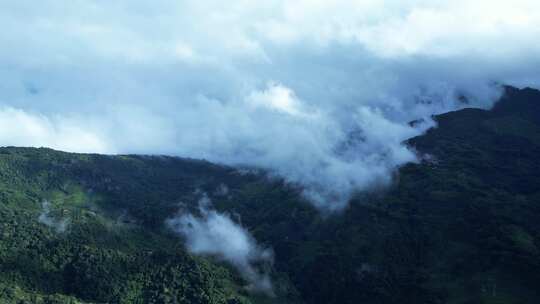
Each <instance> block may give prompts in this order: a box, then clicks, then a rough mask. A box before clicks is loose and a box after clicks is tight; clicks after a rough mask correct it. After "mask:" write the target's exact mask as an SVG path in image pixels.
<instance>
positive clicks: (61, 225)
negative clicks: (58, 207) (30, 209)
mask: <svg viewBox="0 0 540 304" xmlns="http://www.w3.org/2000/svg"><path fill="white" fill-rule="evenodd" d="M41 208H42V210H41V213H40V214H39V216H38V221H39V222H40V223H42V224H43V225H45V226H48V227H51V228H53V229H54V230H55V231H56V232H58V233H64V232H66V230H67V228H68V226H69V224H70V223H71V221H70V219H69V218H55V217H54V216H52V215H51V203H50V202H49V201H47V200H44V201H42V202H41Z"/></svg>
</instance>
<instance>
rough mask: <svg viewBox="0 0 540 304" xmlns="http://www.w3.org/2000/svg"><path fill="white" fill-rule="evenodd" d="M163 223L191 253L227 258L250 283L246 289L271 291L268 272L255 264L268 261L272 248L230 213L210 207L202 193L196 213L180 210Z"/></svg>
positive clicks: (210, 204)
mask: <svg viewBox="0 0 540 304" xmlns="http://www.w3.org/2000/svg"><path fill="white" fill-rule="evenodd" d="M167 225H168V226H169V227H170V228H171V229H173V231H175V232H176V233H178V234H180V235H182V236H183V237H184V238H185V240H186V247H187V249H188V250H189V251H190V252H191V253H193V254H198V255H210V256H215V257H217V258H219V259H221V260H223V261H225V262H228V263H230V264H231V265H233V266H234V267H235V268H236V269H237V270H238V271H239V273H240V274H241V275H242V277H244V279H245V280H246V281H247V282H248V283H249V284H250V285H249V286H248V289H250V290H253V291H258V292H264V293H267V294H270V295H272V294H273V291H272V283H271V281H270V276H269V274H268V273H266V272H264V271H263V270H261V269H260V267H257V265H263V264H266V265H269V264H271V263H272V261H273V254H272V251H271V250H269V249H263V248H262V247H260V246H259V245H258V244H257V242H256V241H255V239H254V238H253V236H251V234H250V233H249V232H248V231H247V230H245V228H244V227H242V226H241V225H239V224H237V223H235V222H234V221H233V220H232V219H231V218H230V216H228V215H227V214H222V213H219V212H217V211H216V210H213V209H212V203H211V201H210V199H209V198H208V196H207V195H206V194H203V196H202V197H201V199H200V200H199V214H198V215H194V214H192V213H185V212H181V213H180V214H179V215H178V216H176V217H174V218H171V219H169V220H167Z"/></svg>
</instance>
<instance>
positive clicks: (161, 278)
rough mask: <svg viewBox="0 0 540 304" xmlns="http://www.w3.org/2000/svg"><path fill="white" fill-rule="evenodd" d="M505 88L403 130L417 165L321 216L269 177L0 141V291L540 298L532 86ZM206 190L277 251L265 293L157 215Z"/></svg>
mask: <svg viewBox="0 0 540 304" xmlns="http://www.w3.org/2000/svg"><path fill="white" fill-rule="evenodd" d="M505 90H506V93H505V94H504V96H503V97H502V98H501V100H500V101H499V102H498V103H497V104H496V105H495V107H494V108H493V109H492V110H489V111H488V110H480V109H463V110H459V111H455V112H451V113H446V114H442V115H439V116H436V117H435V120H436V122H437V127H436V128H433V129H430V130H429V131H428V132H427V133H426V134H424V135H422V136H419V137H416V138H412V139H410V140H408V141H407V145H409V146H410V147H411V148H412V149H414V150H415V151H416V152H417V153H418V155H419V159H421V161H420V162H418V163H411V164H407V165H405V166H403V167H402V168H400V169H399V170H398V172H396V174H395V182H394V184H393V185H392V186H391V187H390V188H384V189H374V190H372V191H370V192H365V193H359V194H358V195H356V196H355V197H354V199H353V200H352V202H351V204H350V206H349V207H348V208H347V210H344V211H343V212H341V213H337V214H331V215H328V214H321V213H320V212H318V211H317V210H315V209H314V208H313V207H312V206H311V205H310V204H309V203H308V202H306V201H305V200H304V199H303V198H302V196H301V194H300V193H301V191H300V189H297V188H295V187H294V186H291V185H287V184H285V183H284V182H283V181H281V180H279V179H276V178H268V177H267V176H266V175H265V174H264V172H258V171H254V170H239V169H236V168H231V167H227V166H222V165H216V164H212V163H209V162H206V161H201V160H193V159H182V158H175V157H165V156H142V155H120V156H107V155H96V154H72V153H65V152H59V151H54V150H51V149H46V148H40V149H35V148H16V147H6V148H0V302H2V303H228V304H231V303H340V304H342V303H351V304H352V303H354V304H356V303H374V304H375V303H401V304H403V303H414V304H419V303H433V304H435V303H456V304H458V303H460V304H469V303H470V304H473V303H486V304H488V303H489V304H495V303H505V304H506V303H515V304H518V303H540V288H539V287H540V248H539V246H540V91H537V90H534V89H529V88H526V89H516V88H513V87H506V88H505ZM223 189H226V191H221V190H223ZM201 193H206V195H207V196H208V197H209V199H210V200H211V201H212V205H213V207H212V208H214V209H215V211H216V212H218V213H219V214H226V215H227V216H228V217H229V218H231V219H233V220H234V221H235V222H236V223H237V224H238V225H239V227H243V228H244V229H245V230H246V231H249V233H250V234H251V235H253V237H254V239H256V240H257V242H258V244H259V245H260V246H262V247H264V248H272V251H273V256H274V258H273V263H270V264H269V265H256V267H259V268H261V267H262V268H265V271H267V272H268V273H269V275H270V278H271V280H272V284H273V293H274V295H267V294H264V293H261V292H251V291H249V290H248V289H246V288H245V287H246V285H248V284H249V282H247V279H246V278H245V276H242V274H241V273H239V272H238V270H237V268H235V267H233V266H231V265H230V263H227V262H225V261H223V259H220V258H219V257H216V256H212V255H210V256H209V255H195V254H193V253H192V252H190V251H189V250H186V246H185V245H184V241H185V240H184V238H183V237H182V236H181V235H178V234H176V233H174V232H173V231H172V229H170V227H168V225H166V223H167V220H168V219H170V218H171V217H173V216H175V214H178V211H179V210H183V211H184V212H193V213H194V214H197V213H198V212H200V211H198V208H199V202H200V198H201Z"/></svg>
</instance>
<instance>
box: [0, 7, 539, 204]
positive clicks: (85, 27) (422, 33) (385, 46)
mask: <svg viewBox="0 0 540 304" xmlns="http://www.w3.org/2000/svg"><path fill="white" fill-rule="evenodd" d="M539 12H540V3H539V2H538V1H533V0H517V1H513V2H508V1H487V0H486V1H483V0H482V1H465V0H456V1H421V0H416V1H407V2H396V1H371V0H361V1H360V0H359V1H342V0H338V1H319V0H302V1H294V2H291V1H272V2H271V3H260V2H246V1H227V2H220V1H204V2H201V1H180V2H179V1H170V0H161V1H153V2H152V3H149V2H146V1H138V0H136V1H124V0H121V1H114V2H96V1H90V0H80V1H73V2H69V3H63V4H62V5H58V4H57V3H56V1H54V0H45V1H40V2H39V3H36V2H35V1H30V0H20V1H16V2H9V3H7V2H6V3H2V4H0V27H2V28H4V29H9V30H6V31H4V32H3V34H2V35H0V44H2V45H4V46H9V47H4V48H2V49H1V50H0V105H1V107H0V126H1V127H2V128H1V129H2V130H3V131H1V132H0V144H1V145H20V146H48V147H52V148H56V149H61V150H67V151H76V152H100V153H146V154H172V155H178V156H186V157H194V158H206V159H208V160H210V161H215V162H221V163H225V164H230V165H247V166H256V167H261V168H264V169H267V170H269V171H270V172H272V173H274V174H277V175H279V176H281V177H283V178H285V179H286V180H287V181H289V182H291V183H295V184H298V185H300V186H302V187H304V189H305V195H306V197H308V198H309V199H310V200H311V201H312V202H314V204H315V205H316V206H318V207H320V208H321V209H324V210H341V209H343V208H344V207H345V206H346V205H347V201H348V199H349V198H350V196H351V195H352V194H353V193H354V192H355V191H358V190H365V189H368V188H369V187H371V186H373V185H378V184H381V183H382V184H384V183H388V182H390V179H391V178H390V176H391V172H392V171H393V170H395V168H396V167H398V166H400V165H402V164H404V163H406V162H410V161H415V159H416V158H415V155H414V153H413V152H411V151H409V150H408V149H407V148H406V147H405V146H403V144H402V142H403V140H405V139H407V138H409V137H411V136H415V135H419V134H421V133H422V132H423V131H424V130H425V129H426V128H427V127H429V126H430V125H431V124H432V121H431V120H430V116H431V115H432V114H437V113H441V112H446V111H450V110H455V109H458V108H461V107H465V106H473V107H484V108H487V107H490V106H491V105H492V104H493V102H494V101H495V100H496V99H497V98H498V96H499V94H500V90H499V88H498V87H497V85H495V84H496V83H506V84H513V85H518V86H523V85H531V86H537V85H538V84H539V76H538V72H537V71H538V67H539V66H540V42H538V39H537V38H538V37H539V36H540V13H539ZM463 97H465V98H463ZM464 100H466V101H467V103H464V102H463V101H464ZM421 118H423V119H424V120H425V124H421V125H417V126H415V127H412V126H409V125H408V122H409V121H411V120H415V119H421Z"/></svg>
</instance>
